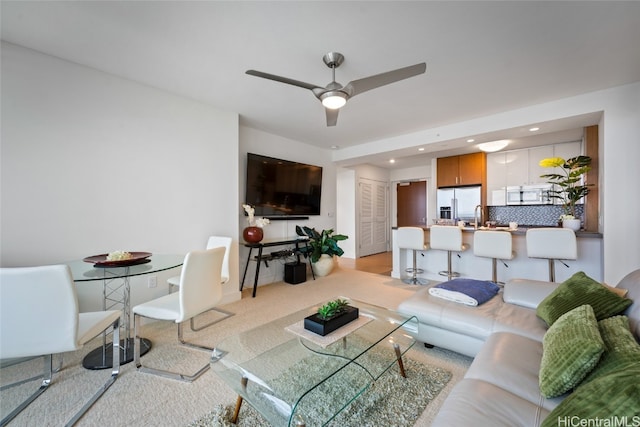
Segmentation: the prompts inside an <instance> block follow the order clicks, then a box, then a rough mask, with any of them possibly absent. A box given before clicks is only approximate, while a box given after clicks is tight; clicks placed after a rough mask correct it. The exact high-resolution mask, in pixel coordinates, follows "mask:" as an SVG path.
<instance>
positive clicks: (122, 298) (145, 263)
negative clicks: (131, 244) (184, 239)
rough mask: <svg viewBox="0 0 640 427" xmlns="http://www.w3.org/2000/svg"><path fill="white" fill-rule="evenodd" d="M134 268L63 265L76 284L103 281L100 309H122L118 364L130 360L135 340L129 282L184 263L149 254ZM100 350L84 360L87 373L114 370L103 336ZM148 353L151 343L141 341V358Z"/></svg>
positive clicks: (78, 263) (176, 257) (77, 263)
mask: <svg viewBox="0 0 640 427" xmlns="http://www.w3.org/2000/svg"><path fill="white" fill-rule="evenodd" d="M137 262H138V263H137V264H134V265H123V266H114V265H109V266H102V265H99V264H94V263H92V262H85V261H83V260H74V261H69V262H66V263H65V264H67V265H68V266H69V268H70V269H71V275H72V276H73V280H74V281H75V282H90V281H102V289H103V293H102V301H103V303H102V309H103V310H113V309H115V308H116V307H119V308H121V309H122V317H121V322H120V324H121V325H122V328H123V331H124V338H123V339H122V340H121V342H120V351H121V352H120V364H125V363H129V362H131V361H132V360H133V344H134V341H133V340H134V338H133V337H132V336H131V332H132V328H133V325H132V324H131V301H130V295H131V288H130V284H129V279H130V278H131V277H134V276H140V275H143V274H151V273H158V272H160V271H165V270H170V269H172V268H176V267H180V266H181V265H182V263H183V262H184V255H166V254H152V255H151V256H149V257H148V258H146V259H143V260H139V261H137ZM102 341H103V342H102V346H101V347H98V348H96V349H95V350H92V351H91V352H90V353H89V354H87V355H86V356H85V358H84V359H83V361H82V365H83V366H84V367H85V368H87V369H110V368H111V367H112V366H113V358H112V350H111V346H112V345H111V344H110V343H107V340H106V335H103V339H102ZM150 349H151V341H150V340H148V339H146V338H140V354H141V355H143V354H145V353H147V352H148V351H149V350H150Z"/></svg>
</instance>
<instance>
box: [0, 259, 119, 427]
mask: <svg viewBox="0 0 640 427" xmlns="http://www.w3.org/2000/svg"><path fill="white" fill-rule="evenodd" d="M0 295H1V296H2V297H1V298H0V328H1V330H0V359H13V358H16V359H17V358H29V357H38V356H43V357H44V374H43V379H42V383H41V385H40V388H39V389H38V390H37V391H36V392H35V393H33V394H32V395H31V396H30V397H29V398H27V399H26V400H25V401H24V402H22V403H21V404H20V405H19V406H18V407H17V408H15V409H14V410H13V411H12V412H11V413H9V415H7V416H6V417H5V418H4V419H2V421H0V425H2V426H4V425H5V424H7V423H8V422H9V421H11V420H12V419H14V418H15V417H16V416H17V415H18V414H19V413H20V412H22V411H23V410H24V409H25V408H26V407H27V406H29V404H31V402H33V401H34V400H35V399H36V398H37V397H38V396H40V395H41V394H42V393H44V391H45V390H47V389H48V388H49V386H50V384H51V382H52V377H53V372H54V371H53V366H52V360H53V354H59V353H64V352H67V351H76V350H79V349H81V348H82V347H83V345H84V344H85V343H86V342H88V341H89V340H91V339H92V338H94V337H96V336H97V335H99V334H101V333H102V332H105V331H107V330H108V329H109V328H111V329H112V331H113V334H112V337H113V367H112V370H111V375H110V376H109V378H108V380H107V382H106V383H105V384H104V385H103V386H102V387H100V389H99V390H98V391H97V392H96V393H95V394H94V395H93V396H92V397H91V398H90V399H89V400H88V401H87V402H86V403H85V404H84V406H83V407H82V408H81V409H80V410H79V411H78V412H77V413H76V414H75V415H74V416H73V417H72V418H71V420H70V421H69V422H68V423H67V425H73V424H75V423H76V422H77V421H78V420H79V419H80V418H81V417H82V416H83V415H84V414H85V413H86V412H87V410H89V408H90V407H91V406H92V405H93V404H94V403H95V402H96V401H97V400H98V399H99V398H100V396H102V395H103V394H104V392H105V391H106V390H107V389H108V388H109V387H110V386H111V385H112V384H113V383H114V382H115V380H116V378H117V376H118V373H119V372H120V328H119V325H120V313H121V312H120V311H119V310H108V311H97V312H90V313H79V310H78V298H77V294H76V287H75V283H74V282H73V278H72V276H71V271H70V270H69V267H68V266H66V265H50V266H41V267H21V268H2V269H0ZM23 382H24V381H20V382H17V383H14V384H10V385H9V386H11V385H17V384H20V383H23ZM9 386H5V388H7V387H9Z"/></svg>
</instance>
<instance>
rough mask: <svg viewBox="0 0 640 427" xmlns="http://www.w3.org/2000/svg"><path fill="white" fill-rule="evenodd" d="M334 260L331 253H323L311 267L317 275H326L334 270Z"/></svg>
mask: <svg viewBox="0 0 640 427" xmlns="http://www.w3.org/2000/svg"><path fill="white" fill-rule="evenodd" d="M333 266H334V261H333V257H332V256H331V255H327V254H322V255H320V259H319V260H318V261H316V262H313V263H311V268H313V272H314V274H315V275H316V276H320V277H322V276H326V275H328V274H329V273H331V271H332V270H333Z"/></svg>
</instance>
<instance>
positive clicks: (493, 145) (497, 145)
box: [478, 139, 509, 153]
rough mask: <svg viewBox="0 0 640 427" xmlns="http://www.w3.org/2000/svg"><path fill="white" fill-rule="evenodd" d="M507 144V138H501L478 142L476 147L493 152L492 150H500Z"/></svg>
mask: <svg viewBox="0 0 640 427" xmlns="http://www.w3.org/2000/svg"><path fill="white" fill-rule="evenodd" d="M507 145H509V140H508V139H501V140H499V141H490V142H485V143H483V144H478V148H479V149H481V150H482V151H485V152H487V153H493V152H494V151H500V150H502V149H503V148H504V147H506V146H507Z"/></svg>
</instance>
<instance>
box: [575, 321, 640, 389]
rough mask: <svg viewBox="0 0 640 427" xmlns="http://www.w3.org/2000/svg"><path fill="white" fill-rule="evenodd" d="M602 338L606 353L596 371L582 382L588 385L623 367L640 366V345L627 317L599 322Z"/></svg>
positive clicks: (603, 354)
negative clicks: (630, 328)
mask: <svg viewBox="0 0 640 427" xmlns="http://www.w3.org/2000/svg"><path fill="white" fill-rule="evenodd" d="M598 328H599V329H600V336H601V337H602V341H604V352H603V353H602V356H601V357H600V361H599V362H598V364H597V365H596V367H595V369H594V370H593V371H591V373H589V375H588V376H587V377H586V378H585V379H584V381H583V382H582V383H583V384H586V383H587V382H589V381H593V380H595V379H596V378H599V377H601V376H604V375H607V374H609V373H611V372H613V371H617V370H618V369H620V367H622V366H633V365H634V364H635V365H636V366H640V344H638V342H637V341H636V339H635V337H634V336H633V334H632V333H631V330H629V319H628V318H627V316H614V317H609V318H608V319H604V320H601V321H599V322H598Z"/></svg>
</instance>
